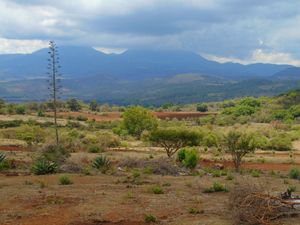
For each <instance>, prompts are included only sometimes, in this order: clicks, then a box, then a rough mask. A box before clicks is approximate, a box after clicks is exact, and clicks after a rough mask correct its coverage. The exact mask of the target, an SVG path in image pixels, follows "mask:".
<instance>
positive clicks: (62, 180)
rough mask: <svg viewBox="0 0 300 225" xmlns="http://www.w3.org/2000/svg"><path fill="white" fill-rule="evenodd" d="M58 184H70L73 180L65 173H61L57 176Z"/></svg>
mask: <svg viewBox="0 0 300 225" xmlns="http://www.w3.org/2000/svg"><path fill="white" fill-rule="evenodd" d="M59 184H60V185H70V184H73V181H72V180H71V179H70V177H68V176H67V175H63V176H61V177H59Z"/></svg>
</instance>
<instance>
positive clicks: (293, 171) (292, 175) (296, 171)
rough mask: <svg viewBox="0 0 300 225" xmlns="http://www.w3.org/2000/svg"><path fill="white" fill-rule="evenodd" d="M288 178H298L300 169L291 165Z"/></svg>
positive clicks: (299, 177) (299, 178)
mask: <svg viewBox="0 0 300 225" xmlns="http://www.w3.org/2000/svg"><path fill="white" fill-rule="evenodd" d="M289 178H291V179H297V180H300V170H299V168H297V167H293V168H292V169H291V170H290V171H289Z"/></svg>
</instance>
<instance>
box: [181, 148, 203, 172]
mask: <svg viewBox="0 0 300 225" xmlns="http://www.w3.org/2000/svg"><path fill="white" fill-rule="evenodd" d="M199 159H200V157H199V153H198V151H197V149H195V148H191V149H187V150H186V151H185V159H184V160H183V165H184V166H185V167H186V168H189V169H194V168H195V167H196V166H197V164H198V162H199Z"/></svg>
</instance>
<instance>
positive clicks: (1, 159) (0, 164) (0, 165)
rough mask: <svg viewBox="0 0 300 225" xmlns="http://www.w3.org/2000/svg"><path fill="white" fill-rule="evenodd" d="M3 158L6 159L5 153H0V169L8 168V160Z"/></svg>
mask: <svg viewBox="0 0 300 225" xmlns="http://www.w3.org/2000/svg"><path fill="white" fill-rule="evenodd" d="M5 159H6V155H5V154H4V153H0V171H1V170H6V169H9V168H10V164H9V162H8V161H7V160H5Z"/></svg>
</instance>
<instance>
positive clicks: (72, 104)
mask: <svg viewBox="0 0 300 225" xmlns="http://www.w3.org/2000/svg"><path fill="white" fill-rule="evenodd" d="M67 106H68V108H69V109H70V110H71V111H79V110H80V109H81V105H80V103H79V102H78V101H77V100H76V99H75V98H72V99H70V100H68V101H67Z"/></svg>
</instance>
